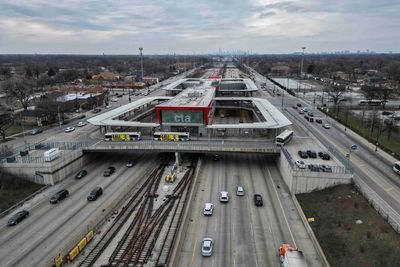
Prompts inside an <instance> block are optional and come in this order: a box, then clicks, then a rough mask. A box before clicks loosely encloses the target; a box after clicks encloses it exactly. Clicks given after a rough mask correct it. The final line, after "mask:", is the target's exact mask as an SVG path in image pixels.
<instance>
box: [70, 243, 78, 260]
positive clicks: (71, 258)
mask: <svg viewBox="0 0 400 267" xmlns="http://www.w3.org/2000/svg"><path fill="white" fill-rule="evenodd" d="M78 254H79V248H78V246H76V247H74V248H73V249H72V250H71V251H70V252H69V253H68V256H67V258H68V260H69V261H73V260H74V259H75V258H76V256H78Z"/></svg>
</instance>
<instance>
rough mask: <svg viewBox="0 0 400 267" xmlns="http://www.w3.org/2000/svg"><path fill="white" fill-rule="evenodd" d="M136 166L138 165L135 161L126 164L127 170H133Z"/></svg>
mask: <svg viewBox="0 0 400 267" xmlns="http://www.w3.org/2000/svg"><path fill="white" fill-rule="evenodd" d="M135 165H136V161H134V160H130V161H128V163H126V167H127V168H132V167H133V166H135Z"/></svg>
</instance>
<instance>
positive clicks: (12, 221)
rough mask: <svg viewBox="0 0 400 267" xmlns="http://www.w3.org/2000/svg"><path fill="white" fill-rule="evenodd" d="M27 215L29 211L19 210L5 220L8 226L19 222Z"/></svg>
mask: <svg viewBox="0 0 400 267" xmlns="http://www.w3.org/2000/svg"><path fill="white" fill-rule="evenodd" d="M28 216H29V211H27V210H21V211H19V212H17V213H15V214H14V215H13V216H12V217H11V218H10V219H9V220H8V222H7V225H8V226H14V225H17V224H18V223H20V222H21V221H22V220H23V219H25V218H26V217H28Z"/></svg>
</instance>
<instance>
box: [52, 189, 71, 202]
mask: <svg viewBox="0 0 400 267" xmlns="http://www.w3.org/2000/svg"><path fill="white" fill-rule="evenodd" d="M68 195H69V192H68V190H66V189H63V190H60V191H58V192H57V193H55V194H54V195H53V196H52V197H51V198H50V203H51V204H57V203H59V202H60V201H61V200H63V199H64V198H66V197H68Z"/></svg>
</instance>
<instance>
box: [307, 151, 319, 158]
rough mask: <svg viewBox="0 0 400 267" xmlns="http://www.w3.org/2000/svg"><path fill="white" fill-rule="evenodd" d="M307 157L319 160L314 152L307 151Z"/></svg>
mask: <svg viewBox="0 0 400 267" xmlns="http://www.w3.org/2000/svg"><path fill="white" fill-rule="evenodd" d="M307 155H308V156H309V157H310V158H312V159H316V158H317V153H316V152H315V151H313V150H307Z"/></svg>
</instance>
